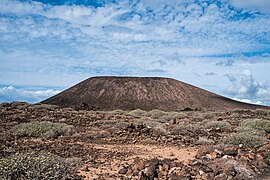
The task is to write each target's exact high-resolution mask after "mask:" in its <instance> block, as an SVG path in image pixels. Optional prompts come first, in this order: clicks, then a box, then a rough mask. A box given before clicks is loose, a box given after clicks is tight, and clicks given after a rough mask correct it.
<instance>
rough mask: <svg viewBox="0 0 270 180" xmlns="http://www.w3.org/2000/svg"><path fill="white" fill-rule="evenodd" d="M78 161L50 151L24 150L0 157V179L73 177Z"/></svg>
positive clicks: (74, 176) (41, 179)
mask: <svg viewBox="0 0 270 180" xmlns="http://www.w3.org/2000/svg"><path fill="white" fill-rule="evenodd" d="M77 168H78V162H75V161H73V162H72V161H67V160H65V159H63V158H60V157H58V156H56V155H53V154H51V153H44V152H41V153H40V152H34V151H33V152H26V153H18V154H15V155H12V156H9V157H6V158H0V179H40V180H43V179H44V180H45V179H67V178H69V179H75V178H76V177H78V176H77V175H76V169H77Z"/></svg>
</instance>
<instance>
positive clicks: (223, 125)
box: [205, 121, 231, 131]
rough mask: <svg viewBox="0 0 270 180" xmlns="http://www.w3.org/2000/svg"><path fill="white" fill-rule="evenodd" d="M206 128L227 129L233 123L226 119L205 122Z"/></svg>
mask: <svg viewBox="0 0 270 180" xmlns="http://www.w3.org/2000/svg"><path fill="white" fill-rule="evenodd" d="M205 128H207V129H213V130H217V131H227V130H229V129H230V128H231V124H230V123H228V122H226V121H209V122H207V123H206V124H205Z"/></svg>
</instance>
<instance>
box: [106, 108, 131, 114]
mask: <svg viewBox="0 0 270 180" xmlns="http://www.w3.org/2000/svg"><path fill="white" fill-rule="evenodd" d="M110 113H111V114H115V115H126V114H127V113H128V112H127V111H124V110H122V109H116V110H113V111H110Z"/></svg>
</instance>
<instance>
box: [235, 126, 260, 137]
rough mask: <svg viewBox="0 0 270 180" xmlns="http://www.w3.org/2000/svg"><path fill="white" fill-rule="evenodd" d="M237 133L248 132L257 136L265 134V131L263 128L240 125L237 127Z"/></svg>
mask: <svg viewBox="0 0 270 180" xmlns="http://www.w3.org/2000/svg"><path fill="white" fill-rule="evenodd" d="M238 132H239V133H249V134H252V135H258V136H263V135H264V134H265V132H264V131H263V130H258V129H253V128H250V127H240V128H239V129H238Z"/></svg>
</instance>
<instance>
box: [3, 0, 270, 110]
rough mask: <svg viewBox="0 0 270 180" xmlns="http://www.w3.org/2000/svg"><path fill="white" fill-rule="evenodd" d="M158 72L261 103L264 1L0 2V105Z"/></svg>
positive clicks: (268, 33)
mask: <svg viewBox="0 0 270 180" xmlns="http://www.w3.org/2000/svg"><path fill="white" fill-rule="evenodd" d="M98 75H120V76H162V77H172V78H176V79H178V80H181V81H184V82H187V83H190V84H193V85H196V86H198V87H201V88H204V89H207V90H210V91H212V92H215V93H217V94H221V95H224V96H227V97H230V98H234V99H238V100H241V101H244V102H251V103H257V104H264V105H270V79H269V77H270V1H269V0H219V1H214V0H166V1H165V0H155V1H154V0H153V1H151V0H133V1H126V0H125V1H123V0H96V1H94V0H36V1H29V0H1V2H0V102H2V101H15V100H19V101H27V102H32V103H33V102H39V101H41V100H43V99H45V98H47V97H50V96H52V95H54V94H56V93H58V92H60V91H62V90H64V89H66V88H68V87H70V86H72V85H74V84H76V83H78V82H80V81H82V80H84V79H86V78H88V77H91V76H98Z"/></svg>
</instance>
